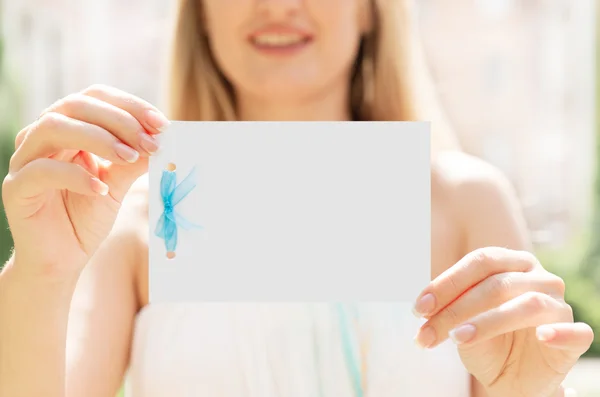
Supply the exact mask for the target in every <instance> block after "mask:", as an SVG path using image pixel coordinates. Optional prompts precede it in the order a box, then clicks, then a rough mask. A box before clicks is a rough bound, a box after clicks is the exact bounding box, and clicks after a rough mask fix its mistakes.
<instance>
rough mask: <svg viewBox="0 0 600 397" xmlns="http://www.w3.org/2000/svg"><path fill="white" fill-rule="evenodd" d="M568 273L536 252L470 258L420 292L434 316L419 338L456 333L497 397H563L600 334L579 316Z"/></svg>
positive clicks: (496, 251) (470, 366)
mask: <svg viewBox="0 0 600 397" xmlns="http://www.w3.org/2000/svg"><path fill="white" fill-rule="evenodd" d="M564 292H565V285H564V282H563V280H562V279H561V278H559V277H558V276H556V275H554V274H552V273H549V272H548V271H546V270H545V269H544V268H543V267H542V265H541V264H540V263H539V262H538V260H537V259H536V258H535V256H533V255H532V254H530V253H528V252H524V251H513V250H508V249H502V248H485V249H480V250H477V251H474V252H472V253H471V254H469V255H467V256H465V257H464V258H463V259H462V260H460V261H459V262H458V263H457V264H455V265H454V266H452V267H451V268H450V269H448V270H447V271H445V272H444V273H442V274H441V275H440V276H439V277H437V278H436V279H435V280H433V281H432V282H431V283H430V284H429V285H428V286H427V288H425V290H424V291H423V292H422V293H421V294H420V295H419V299H418V300H417V303H416V305H415V312H416V314H418V315H420V316H423V317H424V318H426V319H427V321H426V323H425V324H424V325H423V326H422V327H421V329H420V330H419V332H418V334H417V336H416V342H417V343H418V344H419V345H420V346H422V347H426V348H432V347H435V346H437V345H439V344H440V343H442V342H444V341H445V340H446V339H447V338H451V339H452V340H453V341H454V342H455V343H456V344H457V345H458V349H459V353H460V356H461V359H462V362H463V364H464V365H465V367H466V369H467V371H469V372H470V373H471V374H472V375H473V376H474V377H475V378H476V379H477V380H478V381H479V382H480V383H481V384H482V385H483V387H484V388H485V390H486V391H487V394H488V395H489V396H491V397H496V396H497V397H506V396H511V397H555V396H561V395H562V387H561V383H562V382H563V380H564V378H565V377H566V374H567V373H568V372H569V371H570V370H571V368H572V367H573V366H574V365H575V363H576V362H577V360H578V359H579V357H580V356H581V355H582V354H583V353H585V352H586V351H587V350H588V349H589V347H590V345H591V343H592V341H593V339H594V333H593V331H592V329H591V328H590V326H589V325H587V324H584V323H574V322H573V311H572V309H571V307H570V306H569V305H568V304H567V303H566V302H565V300H564Z"/></svg>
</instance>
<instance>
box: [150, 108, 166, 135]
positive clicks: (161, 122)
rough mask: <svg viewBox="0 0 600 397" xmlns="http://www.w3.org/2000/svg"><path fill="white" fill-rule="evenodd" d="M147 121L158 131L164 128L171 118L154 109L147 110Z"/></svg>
mask: <svg viewBox="0 0 600 397" xmlns="http://www.w3.org/2000/svg"><path fill="white" fill-rule="evenodd" d="M146 122H147V123H148V124H149V125H150V127H153V128H156V129H157V130H158V131H162V130H164V129H165V128H166V127H167V126H168V125H169V124H170V123H169V120H167V118H166V117H165V116H164V115H163V114H162V113H159V112H157V111H154V110H148V111H146Z"/></svg>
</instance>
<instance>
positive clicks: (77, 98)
mask: <svg viewBox="0 0 600 397" xmlns="http://www.w3.org/2000/svg"><path fill="white" fill-rule="evenodd" d="M46 112H56V113H61V114H64V115H65V116H68V117H70V118H73V119H76V120H81V121H84V122H86V123H89V124H94V125H97V126H99V127H102V128H104V129H105V130H107V131H110V132H111V133H112V134H113V135H115V136H116V137H117V138H119V139H120V140H121V141H122V142H125V143H126V144H127V145H129V146H131V147H132V148H134V149H135V150H136V151H138V152H139V153H141V154H145V155H150V154H153V153H155V152H156V151H157V150H158V142H157V141H156V139H154V138H153V137H152V136H150V135H149V134H148V133H147V132H146V130H145V129H144V127H143V126H142V124H140V122H139V121H138V120H137V119H136V118H135V117H134V116H133V115H131V114H130V113H128V112H127V111H126V110H123V109H121V108H119V107H118V106H114V105H112V104H110V103H108V102H105V101H102V100H100V99H97V98H94V97H92V96H89V95H83V94H73V95H69V96H67V97H66V98H63V99H62V100H60V101H58V102H56V103H55V104H54V105H52V106H51V107H50V108H48V110H47V111H46Z"/></svg>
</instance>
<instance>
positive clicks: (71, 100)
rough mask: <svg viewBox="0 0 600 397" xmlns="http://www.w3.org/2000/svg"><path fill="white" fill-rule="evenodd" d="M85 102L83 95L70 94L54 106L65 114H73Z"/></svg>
mask: <svg viewBox="0 0 600 397" xmlns="http://www.w3.org/2000/svg"><path fill="white" fill-rule="evenodd" d="M84 104H85V96H84V95H81V94H70V95H67V96H66V97H64V98H63V99H61V100H60V101H59V103H58V104H57V106H56V108H57V109H60V111H61V112H63V113H65V114H73V113H75V112H77V111H78V110H80V109H81V108H82V107H83V106H84Z"/></svg>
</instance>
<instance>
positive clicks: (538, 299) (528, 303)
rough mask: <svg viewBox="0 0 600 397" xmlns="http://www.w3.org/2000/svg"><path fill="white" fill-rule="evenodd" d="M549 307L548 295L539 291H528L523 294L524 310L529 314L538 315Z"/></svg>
mask: <svg viewBox="0 0 600 397" xmlns="http://www.w3.org/2000/svg"><path fill="white" fill-rule="evenodd" d="M548 307H549V297H548V295H546V294H542V293H539V292H528V293H527V294H526V295H525V312H526V314H527V315H530V316H538V315H540V314H541V313H543V312H545V311H546V310H547V308H548Z"/></svg>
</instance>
